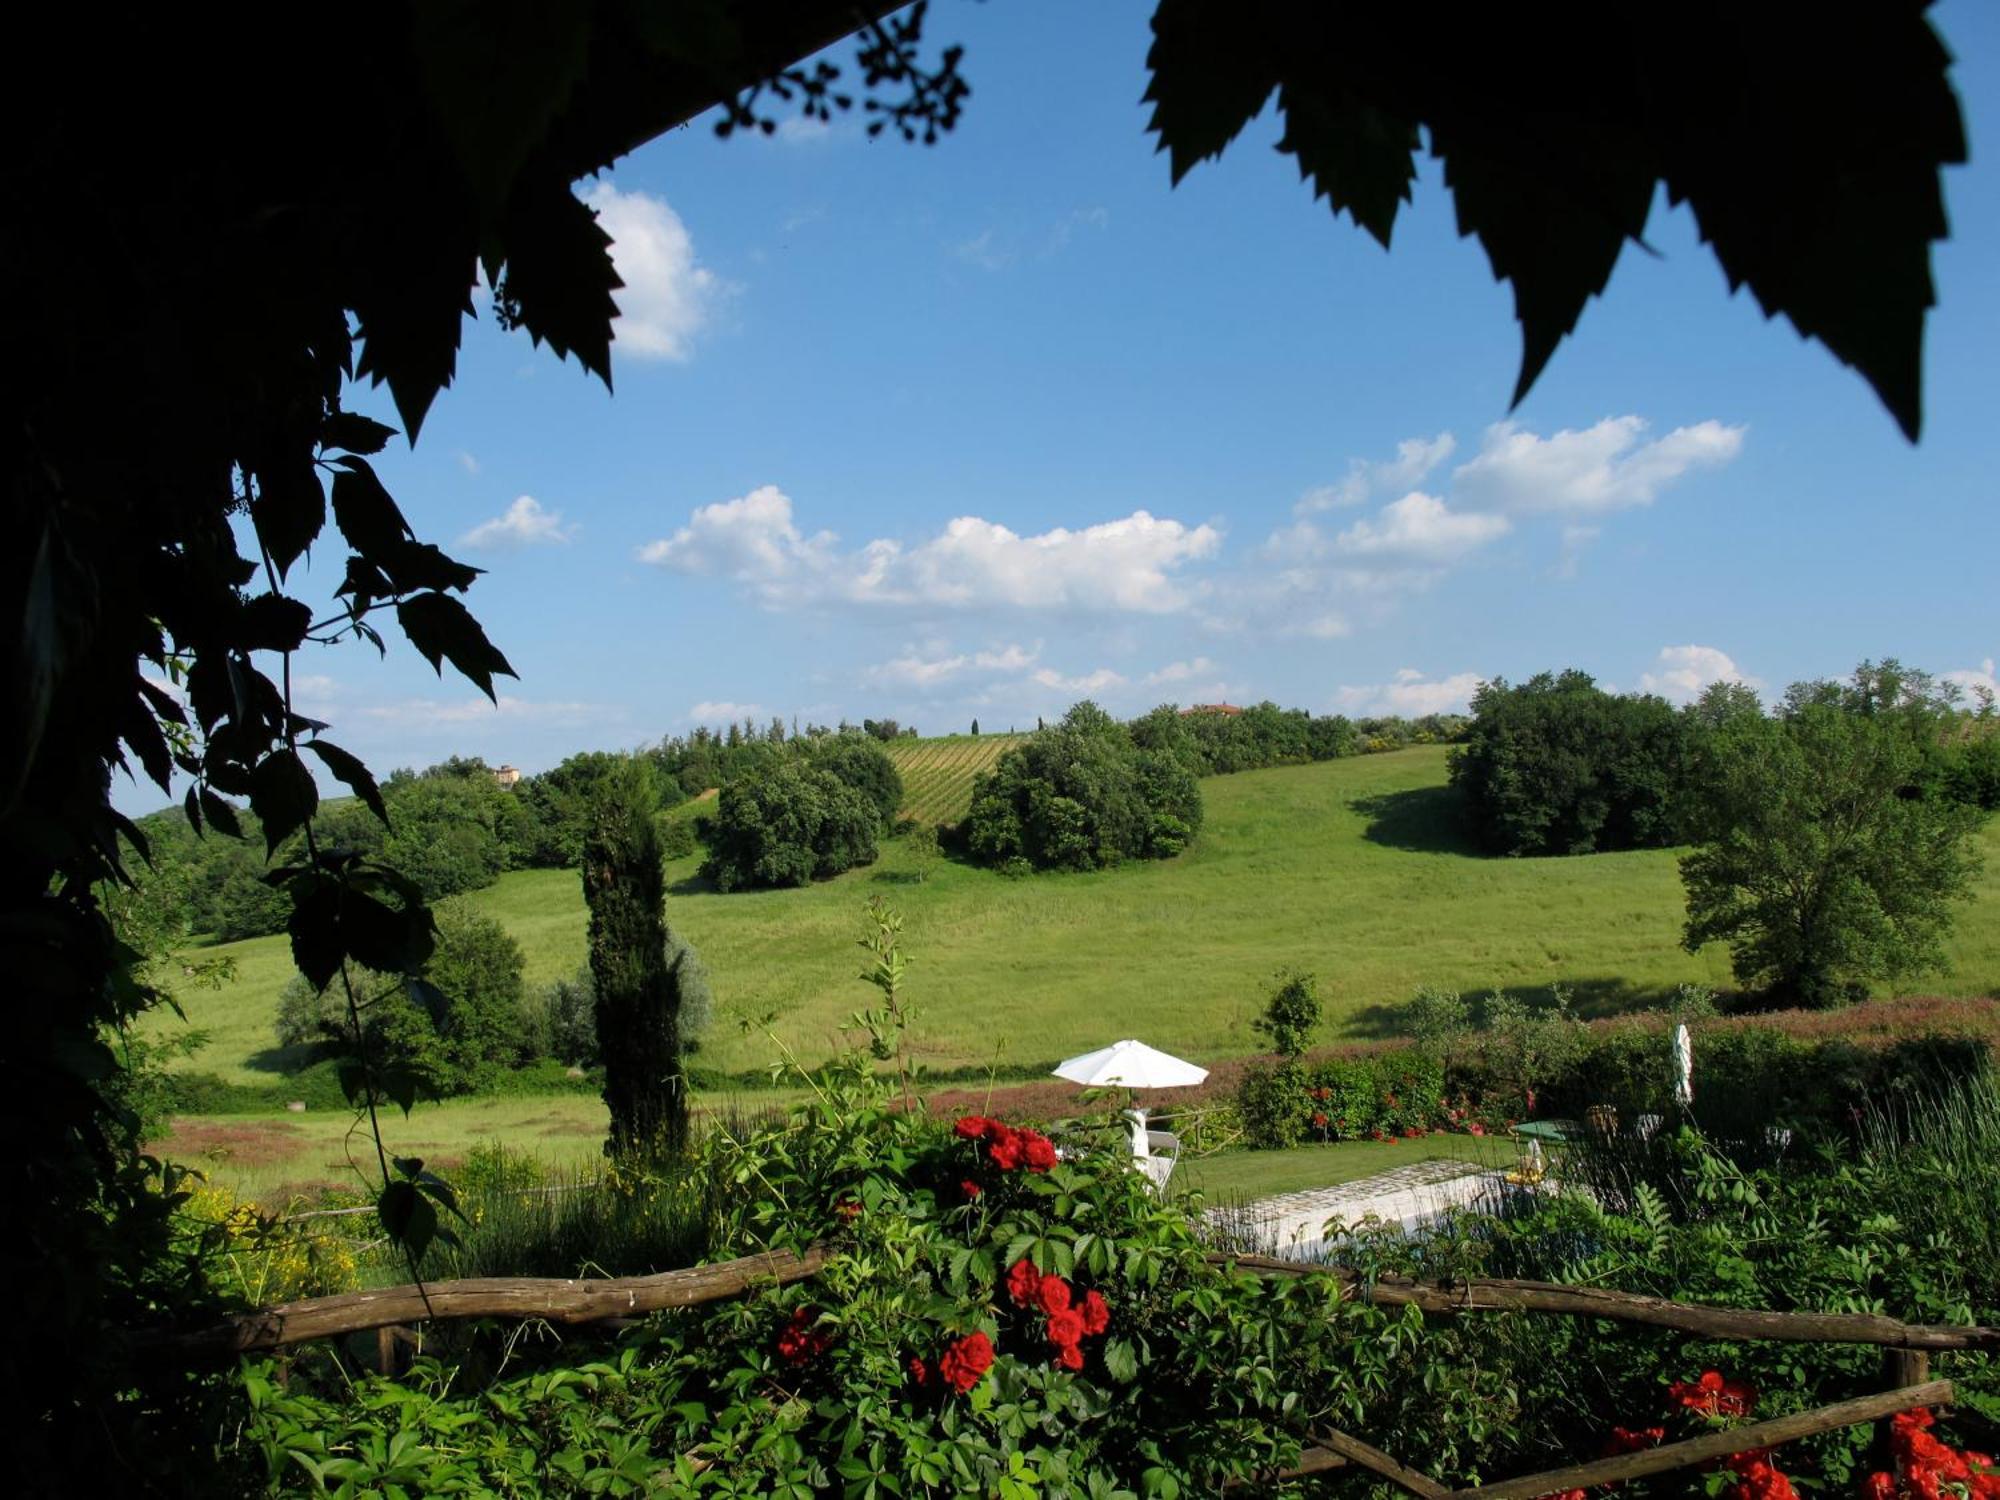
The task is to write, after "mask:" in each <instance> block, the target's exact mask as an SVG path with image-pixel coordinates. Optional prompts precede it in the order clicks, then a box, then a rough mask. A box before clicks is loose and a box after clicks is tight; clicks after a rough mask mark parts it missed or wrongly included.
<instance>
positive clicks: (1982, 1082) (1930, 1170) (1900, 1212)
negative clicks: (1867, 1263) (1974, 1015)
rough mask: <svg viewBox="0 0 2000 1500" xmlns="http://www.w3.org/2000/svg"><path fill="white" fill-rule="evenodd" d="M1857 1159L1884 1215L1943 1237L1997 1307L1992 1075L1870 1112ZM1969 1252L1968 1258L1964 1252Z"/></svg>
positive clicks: (1997, 1111) (1996, 1090) (1998, 1121)
mask: <svg viewBox="0 0 2000 1500" xmlns="http://www.w3.org/2000/svg"><path fill="white" fill-rule="evenodd" d="M1859 1156H1860V1160H1861V1162H1862V1164H1863V1165H1864V1166H1866V1167H1868V1168H1871V1169H1872V1172H1871V1176H1873V1177H1874V1178H1875V1179H1877V1181H1878V1183H1879V1187H1878V1191H1879V1193H1880V1195H1881V1199H1882V1209H1883V1211H1884V1212H1887V1213H1893V1214H1895V1215H1896V1217H1897V1218H1898V1219H1900V1220H1901V1221H1902V1222H1903V1223H1904V1224H1905V1225H1906V1226H1908V1227H1909V1228H1910V1229H1911V1230H1912V1231H1913V1232H1915V1233H1919V1234H1928V1233H1936V1232H1945V1233H1948V1234H1949V1235H1950V1236H1951V1238H1952V1241H1953V1243H1954V1244H1955V1245H1956V1246H1957V1247H1958V1248H1959V1250H1960V1252H1961V1254H1964V1255H1966V1258H1967V1259H1968V1260H1969V1261H1970V1262H1971V1263H1972V1264H1973V1265H1975V1266H1978V1267H1982V1268H1984V1272H1983V1274H1984V1277H1985V1279H1986V1281H1987V1285H1988V1291H1989V1297H1988V1299H1987V1300H1988V1304H1989V1305H1991V1304H1992V1303H1993V1302H1995V1301H2000V1073H1994V1072H1991V1071H1989V1072H1987V1073H1985V1074H1984V1075H1982V1076H1980V1077H1977V1078H1974V1079H1971V1080H1968V1081H1967V1082H1964V1083H1961V1084H1959V1085H1958V1086H1956V1087H1953V1088H1949V1089H1944V1090H1940V1091H1939V1092H1936V1093H1933V1094H1929V1095H1920V1096H1917V1097H1915V1098H1912V1099H1908V1100H1904V1101H1901V1102H1899V1103H1897V1104H1895V1105H1893V1106H1892V1107H1889V1108H1885V1109H1879V1110H1876V1111H1873V1112H1871V1113H1870V1114H1869V1115H1867V1116H1866V1117H1865V1118H1864V1119H1863V1121H1862V1127H1861V1143H1860V1148H1859ZM1968 1252H1969V1253H1968Z"/></svg>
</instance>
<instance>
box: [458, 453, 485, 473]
mask: <svg viewBox="0 0 2000 1500" xmlns="http://www.w3.org/2000/svg"><path fill="white" fill-rule="evenodd" d="M454 456H455V457H456V458H457V459H458V466H459V467H460V468H461V469H463V470H465V472H466V473H468V474H477V473H478V472H479V460H478V459H477V458H475V457H474V456H473V455H472V454H470V453H468V452H466V450H465V449H463V448H461V449H459V450H458V452H457V454H456V455H454Z"/></svg>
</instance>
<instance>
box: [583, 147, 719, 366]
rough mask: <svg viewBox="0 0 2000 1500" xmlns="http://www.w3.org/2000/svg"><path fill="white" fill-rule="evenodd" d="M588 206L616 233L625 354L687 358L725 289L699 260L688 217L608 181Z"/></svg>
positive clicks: (616, 327) (592, 193)
mask: <svg viewBox="0 0 2000 1500" xmlns="http://www.w3.org/2000/svg"><path fill="white" fill-rule="evenodd" d="M583 201H584V202H585V203H587V204H589V205H590V207H592V208H593V209H595V210H596V211H597V222H598V223H599V224H600V225H601V226H602V227H603V229H604V232H605V233H606V234H608V235H610V236H611V264H612V265H613V266H614V267H615V268H616V269H617V272H618V277H619V279H620V280H621V281H623V282H624V283H625V285H624V286H623V287H622V288H621V289H619V290H618V291H616V292H614V293H613V294H612V296H613V298H614V299H615V300H616V301H617V303H618V317H617V318H616V319H615V320H614V321H613V323H612V325H611V332H612V336H613V337H614V338H615V339H616V340H617V341H618V352H619V353H620V354H621V355H637V356H639V357H641V358H645V359H670V360H685V359H686V358H687V357H688V356H689V354H690V353H691V352H692V342H693V339H694V336H695V334H696V333H698V332H699V331H700V330H701V328H702V325H703V324H704V323H706V322H707V321H708V315H709V312H710V311H711V309H712V308H713V306H714V303H715V299H716V298H717V297H718V296H719V295H720V294H721V292H722V290H723V286H722V282H721V280H720V279H719V278H718V277H717V276H716V274H715V273H714V272H713V271H711V270H709V269H708V268H707V267H705V266H703V265H701V264H699V263H698V262H697V260H696V259H695V250H694V239H693V238H692V236H690V235H689V234H688V231H687V226H686V225H685V224H683V223H682V222H681V219H680V215H679V214H677V213H675V212H674V211H673V209H671V208H669V207H668V206H667V204H666V202H665V200H663V199H660V198H655V197H653V196H651V195H650V194H647V193H641V192H631V193H621V192H619V191H618V189H617V188H615V187H614V186H612V184H611V183H610V181H609V180H608V179H607V180H603V181H599V182H596V183H593V184H592V185H591V186H590V188H589V190H588V191H586V192H585V193H584V194H583Z"/></svg>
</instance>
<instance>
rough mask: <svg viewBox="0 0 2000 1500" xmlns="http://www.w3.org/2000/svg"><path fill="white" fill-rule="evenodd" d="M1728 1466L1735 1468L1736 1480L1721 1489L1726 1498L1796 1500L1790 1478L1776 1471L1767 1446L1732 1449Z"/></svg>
mask: <svg viewBox="0 0 2000 1500" xmlns="http://www.w3.org/2000/svg"><path fill="white" fill-rule="evenodd" d="M1729 1467H1730V1468H1731V1469H1732V1470H1734V1471H1735V1474H1736V1483H1734V1484H1732V1485H1730V1486H1729V1488H1727V1489H1726V1490H1724V1491H1723V1492H1722V1493H1723V1495H1724V1496H1726V1497H1727V1500H1799V1492H1798V1491H1797V1490H1795V1489H1793V1488H1792V1481H1791V1480H1790V1479H1788V1478H1787V1477H1786V1476H1785V1475H1784V1474H1782V1473H1780V1472H1779V1470H1778V1467H1777V1465H1776V1464H1774V1463H1772V1462H1771V1460H1770V1457H1769V1453H1768V1450H1766V1449H1762V1448H1760V1449H1757V1450H1755V1451H1754V1452H1750V1453H1732V1454H1730V1455H1729Z"/></svg>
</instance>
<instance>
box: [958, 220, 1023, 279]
mask: <svg viewBox="0 0 2000 1500" xmlns="http://www.w3.org/2000/svg"><path fill="white" fill-rule="evenodd" d="M951 253H952V254H953V255H956V256H957V257H958V258H959V259H960V260H962V261H964V262H965V263H966V264H967V265H969V266H977V267H979V269H980V270H982V271H1004V270H1006V269H1007V267H1009V266H1011V265H1013V264H1014V261H1015V259H1016V256H1015V253H1014V251H1013V250H1012V249H1011V248H1009V247H1008V246H1005V245H1002V244H1000V243H999V242H998V240H997V239H996V237H995V235H994V232H993V231H992V230H991V229H982V230H980V231H979V233H978V234H975V235H974V236H973V237H972V238H971V239H969V240H961V241H960V242H959V243H958V244H956V245H953V246H952V247H951Z"/></svg>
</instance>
